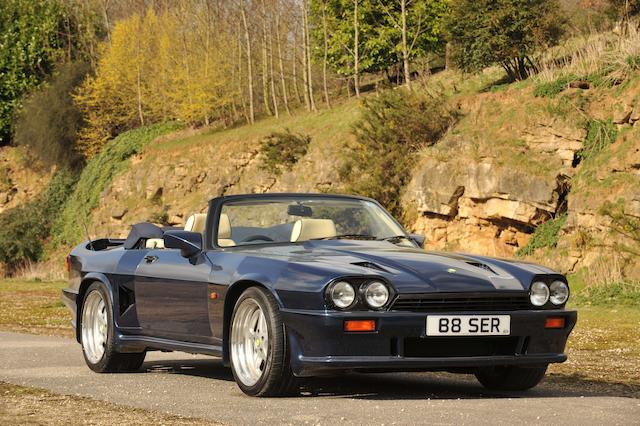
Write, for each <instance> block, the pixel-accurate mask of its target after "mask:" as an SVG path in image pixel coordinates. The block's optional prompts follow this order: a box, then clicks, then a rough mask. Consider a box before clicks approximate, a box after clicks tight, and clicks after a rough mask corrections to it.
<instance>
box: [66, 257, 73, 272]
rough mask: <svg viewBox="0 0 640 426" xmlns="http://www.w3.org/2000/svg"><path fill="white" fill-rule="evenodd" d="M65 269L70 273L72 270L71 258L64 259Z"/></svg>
mask: <svg viewBox="0 0 640 426" xmlns="http://www.w3.org/2000/svg"><path fill="white" fill-rule="evenodd" d="M64 268H65V269H66V270H67V272H69V270H70V269H71V268H69V256H67V257H65V258H64Z"/></svg>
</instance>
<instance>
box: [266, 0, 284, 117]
mask: <svg viewBox="0 0 640 426" xmlns="http://www.w3.org/2000/svg"><path fill="white" fill-rule="evenodd" d="M262 12H263V14H264V16H263V19H264V20H266V19H267V15H266V10H265V7H264V0H262ZM267 30H268V31H267V34H268V37H269V38H268V41H269V86H270V89H271V102H273V112H274V115H275V116H276V118H279V117H280V109H279V108H278V96H277V94H276V79H275V73H274V71H273V26H272V24H271V19H269V22H268V24H267Z"/></svg>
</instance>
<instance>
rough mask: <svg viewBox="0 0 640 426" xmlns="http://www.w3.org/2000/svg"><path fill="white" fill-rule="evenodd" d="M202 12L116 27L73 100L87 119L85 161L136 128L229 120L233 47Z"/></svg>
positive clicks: (82, 143)
mask: <svg viewBox="0 0 640 426" xmlns="http://www.w3.org/2000/svg"><path fill="white" fill-rule="evenodd" d="M187 4H188V3H187ZM198 12H199V11H198V10H197V9H195V7H192V8H189V7H187V8H183V9H178V10H170V11H165V12H162V13H156V12H155V11H154V10H153V9H149V10H148V11H147V12H146V14H145V15H144V16H140V15H138V14H133V15H132V16H130V17H129V18H126V19H123V20H120V21H118V22H117V24H116V25H115V27H114V28H113V31H112V33H111V43H110V44H108V43H105V44H104V45H103V46H101V49H102V51H101V55H100V61H99V63H98V66H97V69H96V73H95V76H93V77H89V78H88V79H87V80H86V81H85V82H84V83H83V85H82V86H81V87H80V88H79V90H78V93H77V94H76V96H75V100H76V102H77V103H78V105H79V106H80V108H81V110H82V111H83V113H84V116H85V120H86V126H85V127H84V129H83V130H82V131H81V133H80V138H79V139H80V140H79V147H80V149H81V150H82V152H83V154H85V156H87V157H91V156H93V155H95V154H96V153H97V152H98V151H99V150H100V148H101V147H102V146H103V145H104V143H105V142H106V141H107V140H109V139H110V138H112V137H113V136H114V135H116V134H118V133H120V132H122V131H124V130H127V129H130V128H133V127H137V126H140V125H145V124H150V123H154V122H159V121H167V120H179V121H182V122H185V123H187V124H190V125H198V124H202V123H209V122H210V121H212V120H215V119H217V118H220V117H223V116H224V115H225V113H226V112H227V111H228V109H229V108H230V105H231V103H232V101H233V97H234V92H233V89H232V88H233V87H235V86H234V85H233V84H232V83H231V81H230V80H231V73H230V71H229V70H230V67H231V63H230V58H231V57H232V55H231V52H229V49H230V48H231V47H230V46H232V45H233V44H232V43H230V42H229V40H228V35H227V34H225V32H224V31H223V30H222V29H221V28H218V27H217V26H216V23H215V22H211V21H210V20H207V19H205V18H202V17H198V15H199V13H198Z"/></svg>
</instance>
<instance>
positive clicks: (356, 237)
mask: <svg viewBox="0 0 640 426" xmlns="http://www.w3.org/2000/svg"><path fill="white" fill-rule="evenodd" d="M312 240H377V238H376V237H374V236H373V235H368V234H340V235H334V236H333V237H322V238H312Z"/></svg>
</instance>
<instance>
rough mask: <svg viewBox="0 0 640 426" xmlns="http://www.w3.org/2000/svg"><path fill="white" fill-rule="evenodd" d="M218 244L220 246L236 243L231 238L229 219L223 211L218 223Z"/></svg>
mask: <svg viewBox="0 0 640 426" xmlns="http://www.w3.org/2000/svg"><path fill="white" fill-rule="evenodd" d="M218 245H219V246H220V247H233V246H235V245H236V242H235V241H233V240H232V239H231V221H230V220H229V216H227V215H226V214H224V213H221V214H220V223H219V224H218Z"/></svg>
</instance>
